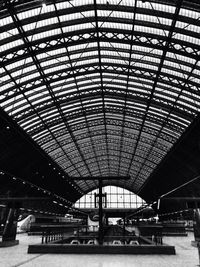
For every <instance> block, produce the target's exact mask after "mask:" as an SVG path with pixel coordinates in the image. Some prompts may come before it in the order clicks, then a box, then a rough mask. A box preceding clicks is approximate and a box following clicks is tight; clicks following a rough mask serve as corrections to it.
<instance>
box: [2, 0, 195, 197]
mask: <svg viewBox="0 0 200 267" xmlns="http://www.w3.org/2000/svg"><path fill="white" fill-rule="evenodd" d="M199 19H200V3H199V1H197V0H196V1H194V0H193V1H191V0H190V1H187V0H170V1H165V0H150V1H145V0H142V1H140V0H107V1H106V0H71V1H66V0H65V1H59V0H57V1H53V0H45V1H42V0H35V1H34V0H28V1H22V0H7V1H0V22H1V27H0V36H1V37H0V107H1V109H2V110H4V111H5V112H6V113H7V115H8V116H9V117H10V118H11V119H12V121H14V123H16V124H17V126H19V128H20V129H22V131H24V132H25V133H26V134H28V136H29V137H30V138H31V139H32V140H33V142H34V143H35V144H36V145H37V146H39V147H40V148H41V149H42V151H44V153H45V154H47V155H48V156H49V157H50V158H51V159H52V161H53V162H55V163H56V164H57V165H58V166H59V168H60V169H61V170H62V171H63V172H64V173H65V174H66V176H67V177H68V180H70V178H71V177H88V176H89V177H94V178H95V177H101V176H103V177H119V179H117V180H113V181H112V180H111V181H110V180H107V181H106V180H105V181H104V184H105V185H107V184H115V185H118V186H123V187H124V188H127V189H129V190H131V191H132V192H134V193H136V194H137V193H139V192H140V190H141V189H142V188H143V186H144V184H145V183H146V182H147V180H148V178H149V177H150V175H152V173H153V171H154V170H155V169H156V167H157V166H158V165H159V164H160V163H161V161H162V160H163V159H164V158H165V156H166V155H167V153H168V152H169V151H170V149H171V148H172V147H173V145H174V144H175V143H176V142H177V141H178V140H179V138H181V136H182V134H183V133H184V132H185V131H186V129H187V128H188V127H189V125H190V124H191V122H193V120H194V119H195V117H196V116H197V115H198V113H199V110H200V93H199V86H200V76H199V71H200V62H199V59H200V38H199V33H200V20H199ZM124 176H130V179H129V180H127V181H124V180H120V177H124ZM33 182H34V181H33ZM55 183H56V180H55ZM76 186H77V188H78V191H79V193H81V194H83V193H87V192H89V191H91V190H92V189H94V188H96V187H97V181H95V180H90V181H76Z"/></svg>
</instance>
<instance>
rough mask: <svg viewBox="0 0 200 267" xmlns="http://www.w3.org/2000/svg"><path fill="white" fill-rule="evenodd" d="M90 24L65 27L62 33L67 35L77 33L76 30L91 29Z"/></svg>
mask: <svg viewBox="0 0 200 267" xmlns="http://www.w3.org/2000/svg"><path fill="white" fill-rule="evenodd" d="M91 26H92V24H91V23H80V24H75V25H71V26H66V27H62V30H63V32H64V33H65V32H66V33H69V32H73V31H78V30H84V29H87V30H88V29H91Z"/></svg>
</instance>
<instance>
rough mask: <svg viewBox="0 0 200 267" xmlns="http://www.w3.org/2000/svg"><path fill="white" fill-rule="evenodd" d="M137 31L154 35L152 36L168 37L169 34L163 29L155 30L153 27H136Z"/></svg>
mask: <svg viewBox="0 0 200 267" xmlns="http://www.w3.org/2000/svg"><path fill="white" fill-rule="evenodd" d="M135 31H139V32H143V33H144V32H146V33H152V34H157V35H161V36H166V34H168V31H166V30H165V31H163V30H162V29H158V28H153V27H146V26H140V25H135Z"/></svg>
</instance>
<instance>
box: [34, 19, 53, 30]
mask: <svg viewBox="0 0 200 267" xmlns="http://www.w3.org/2000/svg"><path fill="white" fill-rule="evenodd" d="M57 23H58V18H57V17H51V18H48V19H43V20H39V21H38V22H37V24H36V26H37V29H38V28H40V27H44V26H48V25H53V24H57Z"/></svg>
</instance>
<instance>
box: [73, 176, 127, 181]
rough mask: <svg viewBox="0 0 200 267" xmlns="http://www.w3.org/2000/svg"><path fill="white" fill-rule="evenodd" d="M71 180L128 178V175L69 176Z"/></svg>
mask: <svg viewBox="0 0 200 267" xmlns="http://www.w3.org/2000/svg"><path fill="white" fill-rule="evenodd" d="M70 179H71V180H75V181H80V180H81V181H88V180H89V181H91V180H92V181H93V180H102V181H103V180H129V179H130V176H94V177H92V176H88V177H70Z"/></svg>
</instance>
